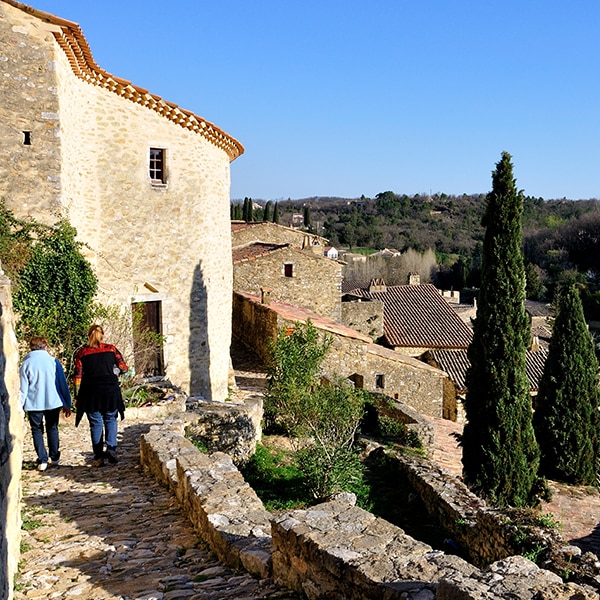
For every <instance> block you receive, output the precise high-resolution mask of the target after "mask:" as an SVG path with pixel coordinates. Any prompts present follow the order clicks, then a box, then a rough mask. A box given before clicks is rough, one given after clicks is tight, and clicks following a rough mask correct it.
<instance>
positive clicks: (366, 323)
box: [342, 300, 383, 340]
mask: <svg viewBox="0 0 600 600" xmlns="http://www.w3.org/2000/svg"><path fill="white" fill-rule="evenodd" d="M342 323H343V324H344V325H346V326H348V327H351V328H352V329H356V331H360V332H361V333H364V334H365V335H368V336H369V337H370V338H371V339H372V340H377V339H379V338H380V337H381V336H382V335H383V302H381V301H380V300H373V301H371V302H342Z"/></svg>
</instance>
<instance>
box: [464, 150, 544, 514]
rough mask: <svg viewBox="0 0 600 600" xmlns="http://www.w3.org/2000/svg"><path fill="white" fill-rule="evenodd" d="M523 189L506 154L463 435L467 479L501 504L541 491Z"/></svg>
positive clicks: (525, 501) (490, 227)
mask: <svg viewBox="0 0 600 600" xmlns="http://www.w3.org/2000/svg"><path fill="white" fill-rule="evenodd" d="M522 210H523V198H522V194H521V193H520V192H518V191H517V188H516V180H515V179H514V177H513V167H512V162H511V156H510V154H508V153H507V152H503V153H502V158H501V160H500V161H499V162H498V163H497V164H496V169H495V171H494V172H493V173H492V191H491V192H490V193H489V194H488V195H487V197H486V212H485V215H484V218H483V224H484V226H485V227H486V233H485V238H484V242H483V256H482V265H481V288H480V292H479V297H478V308H477V318H476V320H475V324H474V332H473V341H472V343H471V345H470V347H469V351H468V355H469V359H470V362H471V366H470V368H469V370H468V373H467V389H468V391H467V396H466V400H465V409H466V417H467V423H466V425H465V428H464V432H463V435H462V446H463V456H462V462H463V472H464V477H465V482H466V483H467V485H469V487H470V488H471V489H473V490H474V491H475V492H477V493H479V494H481V495H482V496H483V497H485V498H487V499H489V500H490V501H491V502H492V503H493V504H495V505H496V506H527V505H531V504H534V503H535V502H536V496H537V494H538V493H539V492H540V491H541V490H542V487H541V485H539V484H541V480H540V479H539V477H538V475H537V471H538V465H539V453H540V451H539V447H538V445H537V442H536V439H535V435H534V430H533V424H532V410H531V400H530V396H529V382H528V379H527V373H526V362H525V361H526V351H527V346H528V343H529V336H530V332H529V323H528V318H527V315H526V313H525V307H524V304H525V271H524V267H523V256H522V254H521V213H522Z"/></svg>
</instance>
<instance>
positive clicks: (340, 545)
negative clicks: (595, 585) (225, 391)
mask: <svg viewBox="0 0 600 600" xmlns="http://www.w3.org/2000/svg"><path fill="white" fill-rule="evenodd" d="M236 408H239V405H236ZM191 418H197V417H191ZM189 419H190V417H189V416H188V415H186V414H185V413H182V414H179V415H172V416H170V417H168V418H167V419H165V422H164V423H163V424H162V425H155V426H152V427H151V429H150V431H149V432H148V433H146V434H144V435H142V436H141V440H140V457H141V463H142V465H143V466H144V467H145V468H146V469H147V470H148V471H150V473H151V474H152V475H154V476H155V477H156V478H157V479H158V480H159V481H160V482H162V483H163V484H164V485H167V486H168V487H169V488H170V489H171V491H172V492H173V493H174V494H175V495H176V497H177V499H178V501H179V504H180V505H181V507H182V510H183V512H184V514H186V515H187V516H188V518H189V519H190V521H191V522H192V523H193V525H194V527H195V529H196V530H197V532H198V533H199V535H200V536H202V538H203V539H204V540H205V541H206V542H207V543H208V544H209V546H210V548H211V549H212V550H213V551H214V552H215V553H216V555H217V556H218V557H219V559H220V560H222V561H223V562H225V563H227V564H230V565H232V566H234V567H243V568H244V569H246V570H247V571H249V572H250V573H252V574H254V575H255V576H257V577H261V578H267V577H272V578H273V579H274V580H275V581H277V582H278V583H280V584H281V585H285V586H286V587H288V588H290V589H294V590H297V591H299V592H301V593H303V594H304V595H305V596H306V597H307V598H309V599H310V600H312V599H315V600H316V599H319V598H323V599H325V598H328V599H330V600H343V599H365V598H381V599H382V600H383V599H385V600H396V599H397V600H400V599H407V598H413V599H417V598H419V599H420V598H423V599H430V600H433V599H434V598H435V599H437V600H484V599H508V598H523V599H531V600H533V599H534V598H536V599H548V600H550V599H552V600H566V599H567V598H570V599H575V598H577V599H578V600H592V599H596V600H598V599H599V598H600V595H598V594H597V593H596V592H595V591H594V590H593V589H592V588H590V587H586V586H578V585H575V584H571V583H569V584H565V583H564V582H563V581H562V579H561V578H560V577H559V576H558V575H556V574H553V573H551V572H549V571H546V570H543V569H540V568H539V567H538V566H537V565H535V563H533V562H531V561H530V560H528V559H526V558H524V557H522V556H510V557H504V558H502V559H501V560H498V561H496V562H494V563H493V564H491V565H490V566H489V567H487V568H485V569H479V568H478V567H476V566H474V565H472V564H470V563H468V562H467V561H466V560H464V559H462V558H460V557H458V556H454V555H448V554H446V553H444V552H442V551H439V550H434V549H432V547H431V546H429V545H428V544H425V543H423V542H420V541H418V540H415V539H413V538H412V537H410V536H408V535H406V534H405V532H404V531H403V530H402V529H401V528H399V527H396V526H395V525H392V524H391V523H389V522H387V521H385V520H384V519H381V518H379V517H376V516H374V515H373V514H371V513H369V512H367V511H364V510H363V509H360V508H358V507H356V506H353V505H351V504H348V503H344V502H340V501H337V500H334V501H330V502H326V503H323V504H319V505H317V506H313V507H309V508H306V509H301V510H296V511H290V512H287V513H285V514H282V515H279V516H274V515H271V514H270V513H269V512H268V511H267V510H266V509H265V508H264V505H263V504H262V502H261V501H260V499H259V498H258V497H257V496H256V494H255V492H254V490H252V488H250V486H249V485H248V484H247V483H246V482H245V481H244V479H243V477H242V475H241V474H240V473H239V471H238V470H237V468H236V467H235V465H234V463H233V461H232V459H231V458H230V457H229V456H228V455H226V454H224V453H222V452H215V453H213V454H210V455H207V454H203V453H201V452H200V451H199V450H198V449H197V448H196V447H195V446H194V445H193V444H192V443H191V442H190V441H189V440H187V439H186V438H185V436H184V431H185V427H186V422H189ZM424 462H425V461H424V459H423V461H421V460H420V459H419V460H416V461H415V464H416V465H417V467H415V469H414V472H415V476H416V474H417V473H418V472H419V470H420V467H423V468H425V465H424ZM424 479H426V477H424ZM425 485H428V484H427V483H426V484H425ZM432 485H433V484H432ZM444 485H445V484H444ZM446 491H447V494H444V493H443V490H442V491H441V492H440V494H441V495H444V496H445V495H448V496H451V495H452V494H451V493H450V491H449V490H446ZM465 494H466V496H465V502H466V503H467V504H470V503H471V502H472V501H474V499H476V497H475V496H473V497H471V495H470V492H468V490H467V491H466V492H465ZM479 502H480V503H481V501H479ZM459 504H462V503H459ZM454 508H455V509H456V511H457V512H456V514H457V515H458V514H462V513H461V512H460V510H462V508H464V507H462V508H461V507H460V506H456V507H454ZM489 512H492V511H491V510H490V511H489Z"/></svg>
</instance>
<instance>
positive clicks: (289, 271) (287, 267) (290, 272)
mask: <svg viewBox="0 0 600 600" xmlns="http://www.w3.org/2000/svg"><path fill="white" fill-rule="evenodd" d="M283 274H284V275H285V276H286V277H293V276H294V265H293V264H292V263H286V264H284V265H283Z"/></svg>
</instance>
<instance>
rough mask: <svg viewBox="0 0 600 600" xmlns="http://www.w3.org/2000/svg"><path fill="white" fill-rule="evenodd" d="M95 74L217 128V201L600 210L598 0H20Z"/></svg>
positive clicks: (599, 22) (599, 4)
mask: <svg viewBox="0 0 600 600" xmlns="http://www.w3.org/2000/svg"><path fill="white" fill-rule="evenodd" d="M30 3H31V5H32V6H34V7H35V8H39V9H41V10H46V11H48V12H51V13H53V14H55V15H58V16H60V17H63V18H65V19H69V20H71V21H75V22H77V23H79V24H80V25H81V27H82V29H83V32H84V34H85V36H86V38H87V40H88V42H89V44H90V46H91V49H92V53H93V55H94V58H95V60H96V62H97V63H98V64H99V65H100V66H101V67H102V68H104V69H106V70H107V71H109V72H110V73H113V74H114V75H117V76H119V77H122V78H125V79H129V80H131V81H132V82H133V83H134V84H136V85H139V86H142V87H145V88H147V89H149V90H150V91H151V92H152V93H155V94H159V95H161V96H163V97H164V98H165V99H166V100H169V101H171V102H175V103H177V104H179V105H180V106H182V107H183V108H186V109H188V110H192V111H194V112H195V113H196V114H199V115H201V116H203V117H204V118H206V119H207V120H209V121H211V122H213V123H215V124H216V125H217V126H218V127H220V128H221V129H223V130H225V131H226V132H227V133H229V134H230V135H232V136H233V137H235V138H236V139H238V140H239V141H240V142H241V143H242V144H243V145H244V147H245V154H244V155H242V156H241V157H240V158H238V159H237V160H236V161H235V162H234V163H233V164H232V169H231V196H232V198H243V197H244V196H250V197H252V198H255V199H260V198H262V199H272V200H274V199H283V198H304V197H309V196H343V197H358V196H360V195H361V194H364V195H365V196H368V197H373V196H375V194H377V193H378V192H382V191H386V190H392V191H394V192H397V193H407V194H415V193H422V192H425V193H429V192H433V193H435V192H446V193H449V194H462V193H467V194H471V193H478V192H483V193H485V192H487V191H489V189H490V187H491V171H492V170H493V169H494V166H495V163H496V162H497V161H498V160H499V159H500V154H501V152H502V151H504V150H506V151H508V152H510V153H511V154H512V155H513V162H514V168H515V176H516V178H517V185H518V186H519V187H520V188H522V189H523V190H524V191H525V193H527V194H529V195H532V196H542V197H544V198H546V199H550V198H562V197H567V198H571V199H580V198H594V197H595V198H600V169H599V168H598V161H599V158H600V152H599V150H600V36H599V35H598V25H599V24H600V2H598V0H572V1H571V2H565V1H564V0H561V1H560V2H559V1H556V0H546V1H544V2H542V1H541V0H505V1H503V2H491V1H488V0H452V1H451V0H360V1H359V0H301V1H300V0H180V1H177V2H171V3H168V2H165V1H164V0H162V1H158V0H120V1H118V2H117V1H116V0H103V1H102V2H92V1H91V0H37V1H34V0H31V1H30Z"/></svg>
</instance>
